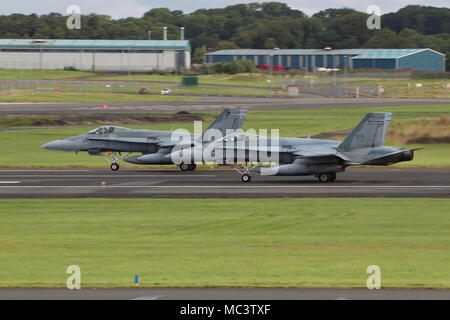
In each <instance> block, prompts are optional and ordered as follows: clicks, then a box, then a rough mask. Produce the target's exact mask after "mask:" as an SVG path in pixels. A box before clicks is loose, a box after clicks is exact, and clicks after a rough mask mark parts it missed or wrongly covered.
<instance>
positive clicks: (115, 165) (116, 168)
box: [111, 163, 120, 171]
mask: <svg viewBox="0 0 450 320" xmlns="http://www.w3.org/2000/svg"><path fill="white" fill-rule="evenodd" d="M119 168H120V166H119V164H118V163H111V170H112V171H117V170H119Z"/></svg>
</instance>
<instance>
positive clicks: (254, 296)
mask: <svg viewBox="0 0 450 320" xmlns="http://www.w3.org/2000/svg"><path fill="white" fill-rule="evenodd" d="M25 299H26V300H103V299H107V300H400V299H401V300H427V299H429V300H450V290H430V289H380V290H368V289H328V288H323V289H310V288H108V289H87V288H82V289H80V290H68V289H65V288H4V289H0V300H25Z"/></svg>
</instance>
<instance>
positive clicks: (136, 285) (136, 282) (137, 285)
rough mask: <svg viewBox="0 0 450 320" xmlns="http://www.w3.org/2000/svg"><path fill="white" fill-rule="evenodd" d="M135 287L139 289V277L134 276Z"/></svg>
mask: <svg viewBox="0 0 450 320" xmlns="http://www.w3.org/2000/svg"><path fill="white" fill-rule="evenodd" d="M134 286H135V287H139V275H138V274H136V275H134Z"/></svg>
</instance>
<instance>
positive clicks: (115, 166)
mask: <svg viewBox="0 0 450 320" xmlns="http://www.w3.org/2000/svg"><path fill="white" fill-rule="evenodd" d="M129 154H130V152H127V153H125V154H124V155H122V154H121V153H120V152H119V155H120V157H117V153H116V152H113V153H111V160H108V161H109V162H111V165H110V168H111V170H112V171H117V170H119V168H120V165H119V160H122V159H123V158H125V157H126V156H128V155H129Z"/></svg>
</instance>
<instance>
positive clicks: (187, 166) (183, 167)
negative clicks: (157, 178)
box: [180, 163, 190, 171]
mask: <svg viewBox="0 0 450 320" xmlns="http://www.w3.org/2000/svg"><path fill="white" fill-rule="evenodd" d="M189 166H190V165H189V164H186V163H182V164H180V169H181V171H189Z"/></svg>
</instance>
